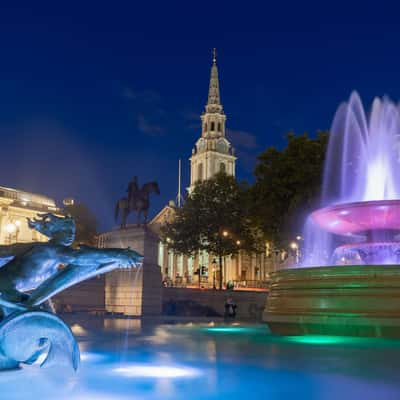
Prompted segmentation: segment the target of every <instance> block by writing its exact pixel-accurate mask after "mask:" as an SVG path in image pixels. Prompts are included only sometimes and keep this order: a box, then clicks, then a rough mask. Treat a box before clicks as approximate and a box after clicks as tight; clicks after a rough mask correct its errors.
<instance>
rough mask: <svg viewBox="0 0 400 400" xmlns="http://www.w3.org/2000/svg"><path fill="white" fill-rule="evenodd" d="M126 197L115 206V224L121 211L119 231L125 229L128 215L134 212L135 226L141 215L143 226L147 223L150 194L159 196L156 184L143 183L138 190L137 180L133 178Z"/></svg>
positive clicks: (138, 222)
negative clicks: (135, 216) (135, 215)
mask: <svg viewBox="0 0 400 400" xmlns="http://www.w3.org/2000/svg"><path fill="white" fill-rule="evenodd" d="M127 192H128V197H122V198H121V199H119V200H118V201H117V204H116V205H115V222H117V220H118V215H119V212H120V211H121V229H123V228H126V220H127V218H128V215H129V214H130V213H131V212H132V211H135V212H136V213H137V224H138V225H139V224H140V217H141V214H142V213H143V217H144V221H143V222H144V224H146V223H147V215H148V211H149V208H150V194H151V193H155V194H160V189H159V187H158V183H157V182H148V183H145V184H144V185H143V186H142V187H141V188H140V189H139V186H138V184H137V178H136V177H134V178H133V180H132V182H130V183H129V186H128V190H127Z"/></svg>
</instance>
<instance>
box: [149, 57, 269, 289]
mask: <svg viewBox="0 0 400 400" xmlns="http://www.w3.org/2000/svg"><path fill="white" fill-rule="evenodd" d="M200 119H201V136H200V138H199V139H198V140H197V141H196V143H195V147H194V148H193V150H192V155H191V157H190V185H189V187H188V192H189V195H190V193H191V192H192V191H193V188H194V186H195V184H196V182H198V181H200V180H204V179H209V178H211V177H212V176H214V175H215V174H216V173H218V172H220V171H224V172H225V173H227V174H229V175H232V176H235V167H236V159H237V158H236V157H235V152H234V149H233V147H232V145H231V143H230V142H229V139H228V138H227V136H226V128H225V123H226V115H225V113H224V109H223V106H222V102H221V96H220V87H219V78H218V67H217V60H216V54H215V50H214V52H213V60H212V66H211V76H210V84H209V90H208V99H207V104H206V106H205V110H204V112H203V113H202V115H201V117H200ZM174 214H175V204H174V202H173V201H171V202H170V203H169V204H168V205H167V206H166V207H164V208H163V209H162V210H161V211H160V212H159V213H158V214H157V215H156V216H155V217H154V218H153V220H152V221H151V222H150V227H151V228H152V229H153V230H154V231H155V232H157V233H159V232H160V228H161V226H162V225H163V224H164V223H165V222H167V221H171V220H172V219H173V218H174ZM273 257H274V255H272V254H270V253H269V251H268V247H266V252H265V254H257V255H256V254H254V255H252V256H249V255H246V254H239V255H237V256H235V257H226V258H225V259H224V262H223V280H224V282H228V281H233V282H235V283H236V284H237V285H241V286H248V287H257V286H263V283H264V282H265V281H266V280H267V279H268V274H269V272H270V271H271V270H272V269H273V268H274V267H273V266H274V263H273V262H272V261H273ZM158 263H159V265H160V266H161V268H162V274H163V277H164V279H165V280H166V281H168V282H170V283H171V284H174V285H177V286H179V285H182V286H187V285H196V286H197V285H201V286H204V287H213V286H218V282H219V265H218V264H217V260H216V259H215V257H213V256H212V255H210V254H207V253H206V252H199V254H198V255H197V256H196V257H186V256H182V255H179V254H175V253H174V252H173V251H172V250H170V249H168V244H164V243H162V242H160V244H159V254H158Z"/></svg>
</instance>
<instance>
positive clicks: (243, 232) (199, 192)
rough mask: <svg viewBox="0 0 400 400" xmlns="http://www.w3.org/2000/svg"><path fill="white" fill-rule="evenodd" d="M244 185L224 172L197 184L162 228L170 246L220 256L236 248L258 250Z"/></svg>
mask: <svg viewBox="0 0 400 400" xmlns="http://www.w3.org/2000/svg"><path fill="white" fill-rule="evenodd" d="M246 189H247V188H246V187H244V186H243V185H240V184H238V183H237V181H236V180H235V178H233V177H231V176H228V175H226V174H224V173H221V174H217V175H216V176H215V177H213V178H211V179H208V180H204V181H201V182H199V183H197V185H196V186H195V188H194V190H193V192H192V193H191V195H190V196H189V197H188V198H187V199H186V201H185V203H184V205H183V206H182V207H181V208H178V209H177V210H176V215H175V218H174V220H173V222H171V223H167V224H166V225H165V226H164V227H163V229H162V235H163V237H164V239H165V240H166V241H167V242H168V245H169V247H170V248H172V249H173V250H175V251H176V252H177V253H181V254H185V255H194V254H196V253H197V252H198V251H201V250H204V251H207V252H208V253H209V254H213V255H215V256H217V257H218V258H219V260H220V263H221V258H222V257H225V256H228V255H234V254H237V253H238V251H239V250H245V251H247V252H256V251H260V249H261V244H260V241H259V239H260V238H259V236H258V231H257V230H256V229H254V227H253V226H252V224H251V222H250V219H249V206H248V193H247V190H246Z"/></svg>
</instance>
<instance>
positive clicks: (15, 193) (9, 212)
mask: <svg viewBox="0 0 400 400" xmlns="http://www.w3.org/2000/svg"><path fill="white" fill-rule="evenodd" d="M59 211H60V210H59V209H58V208H57V206H56V203H55V201H54V200H53V199H51V198H49V197H47V196H43V195H41V194H35V193H29V192H25V191H22V190H16V189H11V188H7V187H3V186H0V245H2V244H11V243H16V242H32V241H34V242H38V241H39V242H46V241H47V240H48V239H47V237H46V236H44V235H42V234H40V233H39V232H37V231H35V230H34V229H30V228H29V227H28V223H27V218H34V217H36V216H37V214H40V213H49V212H50V213H59Z"/></svg>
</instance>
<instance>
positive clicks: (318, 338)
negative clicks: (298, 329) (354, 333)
mask: <svg viewBox="0 0 400 400" xmlns="http://www.w3.org/2000/svg"><path fill="white" fill-rule="evenodd" d="M285 340H286V341H288V342H291V343H303V344H343V343H352V342H354V341H355V340H357V339H355V338H348V337H344V336H328V335H327V336H325V335H308V336H286V337H285Z"/></svg>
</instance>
